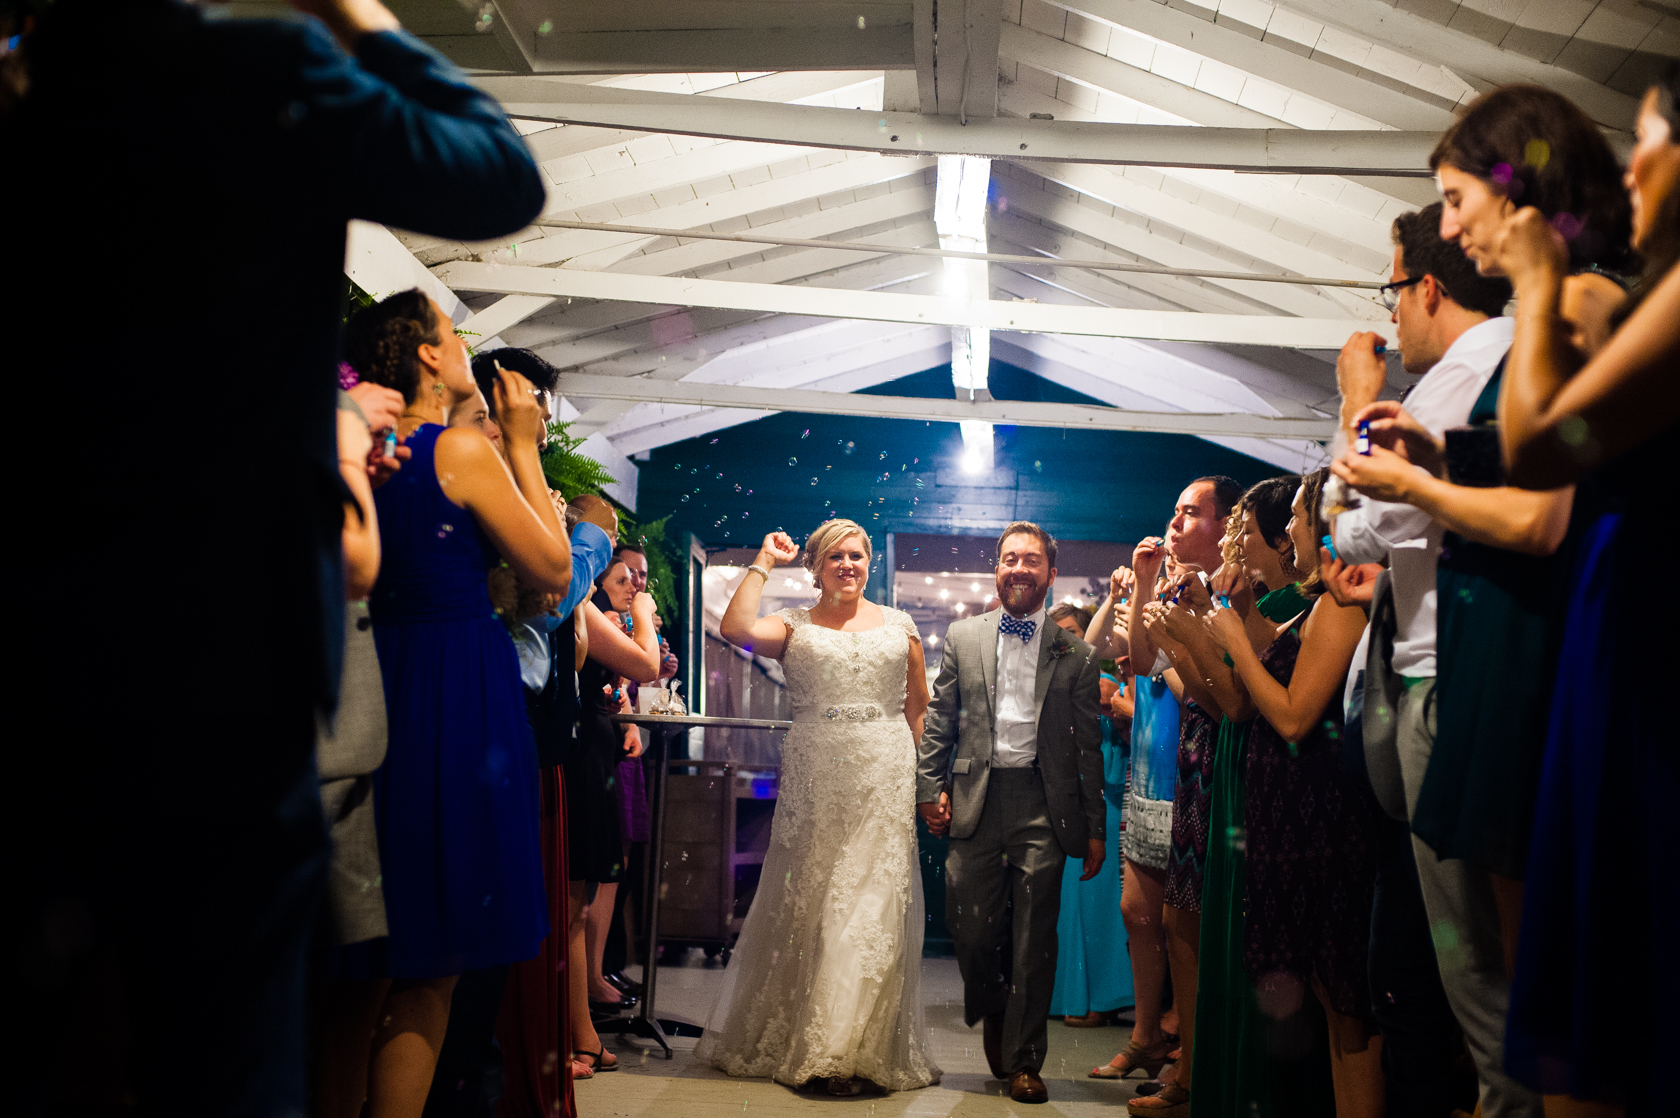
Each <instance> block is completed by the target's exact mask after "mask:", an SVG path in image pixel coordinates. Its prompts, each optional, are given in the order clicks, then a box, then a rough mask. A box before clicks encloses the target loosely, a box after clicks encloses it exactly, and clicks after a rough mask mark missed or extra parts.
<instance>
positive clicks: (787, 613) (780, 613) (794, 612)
mask: <svg viewBox="0 0 1680 1118" xmlns="http://www.w3.org/2000/svg"><path fill="white" fill-rule="evenodd" d="M770 616H771V617H779V618H781V619H782V624H784V625H786V626H787V627H788V633H789V634H791V633H792V632H793V631H794V630H795V629H797V628H799V627H800V626H801V625H803V624H805V622H806V621H808V620H810V616H809V611H808V610H807V609H806V608H805V607H804V606H786V607H784V608H782V609H779V610H777V611H776V612H775V613H772V614H771V615H770Z"/></svg>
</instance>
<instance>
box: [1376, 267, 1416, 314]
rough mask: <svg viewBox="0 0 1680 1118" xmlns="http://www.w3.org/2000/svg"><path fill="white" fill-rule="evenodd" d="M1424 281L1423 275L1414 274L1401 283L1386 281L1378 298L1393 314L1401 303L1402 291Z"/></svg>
mask: <svg viewBox="0 0 1680 1118" xmlns="http://www.w3.org/2000/svg"><path fill="white" fill-rule="evenodd" d="M1422 282H1423V277H1422V276H1413V277H1412V278H1411V279H1408V280H1401V281H1400V282H1399V283H1385V284H1383V285H1382V288H1381V289H1380V290H1379V291H1378V292H1377V298H1378V299H1381V300H1382V305H1383V306H1384V307H1386V308H1387V309H1388V311H1389V313H1390V314H1392V313H1394V308H1395V307H1398V306H1399V305H1400V293H1401V292H1402V291H1404V290H1406V288H1408V287H1411V286H1412V285H1413V284H1416V283H1422Z"/></svg>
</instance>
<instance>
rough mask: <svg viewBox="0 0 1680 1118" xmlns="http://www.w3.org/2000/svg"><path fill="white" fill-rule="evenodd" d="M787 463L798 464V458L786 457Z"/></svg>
mask: <svg viewBox="0 0 1680 1118" xmlns="http://www.w3.org/2000/svg"><path fill="white" fill-rule="evenodd" d="M788 465H790V466H797V465H799V459H797V458H789V459H788Z"/></svg>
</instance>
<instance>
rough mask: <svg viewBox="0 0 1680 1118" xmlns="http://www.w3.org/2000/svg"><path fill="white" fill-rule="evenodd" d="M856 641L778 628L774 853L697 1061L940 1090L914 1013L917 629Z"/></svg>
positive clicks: (808, 629)
mask: <svg viewBox="0 0 1680 1118" xmlns="http://www.w3.org/2000/svg"><path fill="white" fill-rule="evenodd" d="M883 612H884V613H885V614H886V623H885V624H884V625H881V626H880V627H878V628H875V629H870V630H866V631H864V632H858V633H843V632H838V631H836V630H833V629H825V628H823V627H822V626H820V625H813V624H811V622H810V618H809V615H808V613H807V611H805V610H803V609H785V610H780V611H778V612H777V613H776V614H775V616H777V617H780V618H782V619H783V620H784V621H786V622H787V624H788V627H789V629H790V630H791V632H790V633H789V636H788V642H787V647H786V649H785V651H784V652H783V654H782V668H783V670H784V672H785V673H786V676H787V687H788V694H789V697H790V698H791V699H792V700H793V721H794V725H793V729H791V730H790V731H788V736H787V741H786V743H785V744H784V745H783V746H782V780H781V792H780V798H779V799H778V800H777V801H776V815H775V819H774V821H773V822H772V824H771V830H770V850H769V852H768V853H767V854H766V855H765V858H764V874H763V877H762V878H761V879H760V881H759V886H758V893H757V895H756V896H754V898H753V903H752V910H751V911H750V912H749V913H748V914H747V920H746V924H745V926H744V927H743V928H742V930H741V938H740V941H739V942H738V943H737V944H736V947H735V951H734V956H733V960H732V961H731V963H730V965H729V969H728V970H727V971H726V972H725V978H724V986H723V990H722V992H721V993H720V994H719V996H718V1002H717V1005H716V1006H715V1007H714V1008H713V1010H712V1014H711V1017H710V1019H709V1020H708V1021H707V1022H706V1033H705V1036H704V1037H702V1038H701V1041H700V1045H699V1048H698V1049H697V1052H696V1054H697V1055H698V1056H699V1057H700V1058H701V1059H702V1060H705V1061H707V1062H708V1063H710V1064H712V1065H714V1066H716V1067H718V1068H721V1069H722V1070H723V1071H726V1072H728V1073H729V1074H730V1075H741V1076H769V1077H772V1078H774V1079H777V1080H779V1081H781V1082H783V1083H787V1084H790V1085H792V1086H796V1087H797V1086H800V1085H802V1084H804V1083H805V1082H806V1081H808V1080H810V1079H813V1078H816V1077H819V1076H826V1077H841V1078H844V1077H847V1076H861V1077H863V1078H865V1079H870V1080H873V1081H874V1082H875V1083H877V1084H879V1085H880V1086H882V1087H886V1088H889V1089H891V1090H905V1089H908V1088H913V1087H925V1086H927V1085H928V1084H930V1083H935V1082H938V1080H939V1069H938V1068H937V1067H935V1066H934V1063H933V1061H932V1059H931V1058H930V1057H929V1055H928V1051H927V1024H926V1021H925V1020H924V1017H923V1012H922V1003H921V969H922V967H921V964H922V929H923V924H924V923H925V920H926V917H925V915H924V912H923V908H922V879H921V875H920V873H919V872H918V868H917V864H916V858H917V854H916V824H915V818H916V747H915V743H914V742H913V741H912V740H911V736H910V728H909V726H908V725H907V724H906V723H905V721H904V691H905V679H906V672H907V665H908V656H909V642H910V641H912V640H920V636H919V635H918V634H917V632H916V623H915V622H914V621H912V620H911V619H910V616H909V615H908V614H906V613H903V612H901V611H899V610H895V609H886V608H885V607H883Z"/></svg>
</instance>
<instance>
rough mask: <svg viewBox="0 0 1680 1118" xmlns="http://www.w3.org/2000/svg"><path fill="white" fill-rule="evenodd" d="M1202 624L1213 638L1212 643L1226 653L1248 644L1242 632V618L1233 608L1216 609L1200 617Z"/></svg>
mask: <svg viewBox="0 0 1680 1118" xmlns="http://www.w3.org/2000/svg"><path fill="white" fill-rule="evenodd" d="M1202 624H1203V625H1205V626H1207V631H1208V636H1210V637H1212V638H1213V643H1214V644H1217V645H1218V646H1219V647H1220V649H1221V650H1222V651H1224V652H1225V653H1226V654H1227V655H1231V654H1232V653H1233V652H1234V650H1235V649H1237V648H1239V647H1246V646H1247V644H1248V638H1247V636H1245V635H1244V633H1243V623H1242V619H1241V618H1240V617H1238V616H1237V611H1236V610H1234V609H1216V610H1214V611H1213V612H1211V613H1209V614H1208V615H1207V616H1206V617H1204V618H1202Z"/></svg>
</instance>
